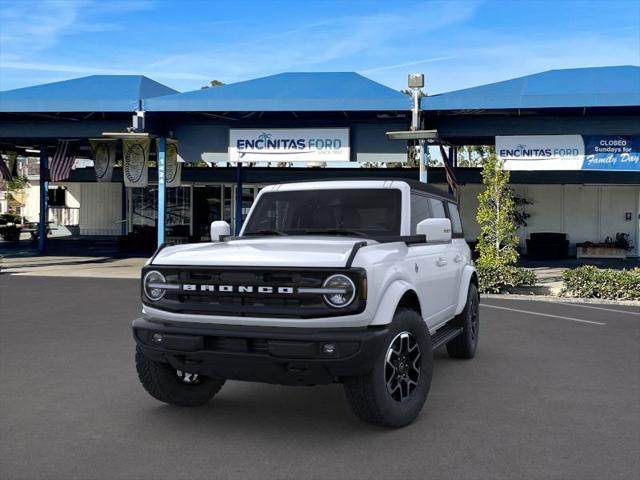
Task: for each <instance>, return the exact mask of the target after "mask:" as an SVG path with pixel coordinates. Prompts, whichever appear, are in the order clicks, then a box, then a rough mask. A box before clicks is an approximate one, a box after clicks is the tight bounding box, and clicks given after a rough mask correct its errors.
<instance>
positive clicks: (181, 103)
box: [144, 72, 411, 112]
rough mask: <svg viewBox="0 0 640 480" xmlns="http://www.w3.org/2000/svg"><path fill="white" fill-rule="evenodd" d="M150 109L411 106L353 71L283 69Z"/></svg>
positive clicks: (163, 100) (161, 100)
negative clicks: (266, 75)
mask: <svg viewBox="0 0 640 480" xmlns="http://www.w3.org/2000/svg"><path fill="white" fill-rule="evenodd" d="M144 106H145V110H147V111H150V112H256V111H258V112H262V111H271V112H273V111H284V112H304V111H314V112H321V111H338V112H340V111H389V110H392V111H407V110H410V109H411V99H410V97H408V96H407V95H404V94H402V93H400V92H399V91H397V90H394V89H392V88H389V87H387V86H384V85H382V84H380V83H377V82H374V81H373V80H370V79H368V78H366V77H363V76H362V75H359V74H357V73H354V72H304V73H281V74H278V75H271V76H269V77H264V78H257V79H254V80H248V81H244V82H238V83H232V84H229V85H224V86H221V87H211V88H206V89H203V90H196V91H193V92H186V93H178V94H176V95H167V96H163V97H156V98H152V99H149V100H146V101H145V102H144Z"/></svg>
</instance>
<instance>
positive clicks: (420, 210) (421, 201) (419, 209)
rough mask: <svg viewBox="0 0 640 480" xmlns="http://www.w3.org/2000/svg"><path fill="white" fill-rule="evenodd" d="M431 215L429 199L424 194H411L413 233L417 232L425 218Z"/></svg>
mask: <svg viewBox="0 0 640 480" xmlns="http://www.w3.org/2000/svg"><path fill="white" fill-rule="evenodd" d="M430 217H431V208H429V201H428V199H427V197H425V196H424V195H419V194H417V193H412V194H411V235H415V234H416V227H417V226H418V223H420V222H421V221H422V220H424V219H425V218H430Z"/></svg>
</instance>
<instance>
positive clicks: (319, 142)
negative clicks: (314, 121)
mask: <svg viewBox="0 0 640 480" xmlns="http://www.w3.org/2000/svg"><path fill="white" fill-rule="evenodd" d="M349 160H351V151H350V147H349V129H348V128H273V129H259V130H257V129H255V130H254V129H230V130H229V162H310V161H320V162H348V161H349Z"/></svg>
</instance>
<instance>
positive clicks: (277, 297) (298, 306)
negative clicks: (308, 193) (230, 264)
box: [142, 266, 366, 318]
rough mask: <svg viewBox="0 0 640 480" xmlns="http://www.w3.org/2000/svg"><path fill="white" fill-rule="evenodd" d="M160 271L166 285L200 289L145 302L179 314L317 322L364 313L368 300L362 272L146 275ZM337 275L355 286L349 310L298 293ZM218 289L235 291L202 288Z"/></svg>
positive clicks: (173, 271) (165, 270) (174, 271)
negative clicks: (224, 288)
mask: <svg viewBox="0 0 640 480" xmlns="http://www.w3.org/2000/svg"><path fill="white" fill-rule="evenodd" d="M150 270H157V271H160V272H161V273H162V274H163V275H164V276H165V278H166V280H167V283H169V284H174V285H184V284H190V285H195V286H196V287H197V288H196V290H195V291H185V290H184V289H179V290H166V293H165V295H164V297H163V298H162V299H161V300H159V301H156V302H151V301H149V300H148V299H146V298H145V297H144V294H143V302H144V303H145V304H147V305H149V306H151V307H153V308H159V309H163V310H167V311H171V312H175V313H189V314H206V315H224V316H249V317H279V318H313V317H323V316H337V315H352V314H354V313H359V312H361V311H362V310H364V307H365V301H366V292H365V288H366V287H365V275H364V270H362V269H286V270H285V269H263V270H260V271H254V270H251V269H245V268H224V269H223V268H209V267H206V268H205V267H187V268H184V267H156V266H149V267H146V268H145V269H144V270H143V272H142V277H143V278H144V275H145V273H146V272H147V271H150ZM336 273H342V274H344V275H347V276H348V277H349V278H351V280H352V281H353V282H354V284H355V285H356V289H357V293H356V298H355V299H354V301H353V303H352V304H350V305H349V306H347V307H344V308H333V307H331V306H329V305H327V304H326V303H325V301H324V298H323V296H322V295H321V294H318V293H299V292H298V291H297V290H298V288H321V287H322V284H323V282H324V281H325V280H326V278H327V277H329V276H331V275H334V274H336ZM203 285H206V286H211V287H213V288H214V290H218V289H219V286H220V285H224V286H231V287H233V291H228V292H225V291H202V290H201V289H200V287H201V286H203ZM238 286H251V287H253V291H252V292H246V291H245V292H243V293H239V292H238V291H237V287H238ZM258 287H270V288H271V289H272V290H273V293H260V292H258ZM278 288H285V289H288V288H290V289H293V290H292V291H293V292H294V293H278Z"/></svg>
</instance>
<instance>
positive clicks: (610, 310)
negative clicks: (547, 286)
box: [544, 302, 640, 316]
mask: <svg viewBox="0 0 640 480" xmlns="http://www.w3.org/2000/svg"><path fill="white" fill-rule="evenodd" d="M544 303H555V304H556V305H558V304H560V305H567V306H568V307H582V308H593V309H594V310H604V311H606V312H616V313H626V314H627V315H636V316H640V312H631V311H629V310H618V309H617V308H605V307H593V306H591V305H584V304H583V303H570V302H544Z"/></svg>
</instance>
